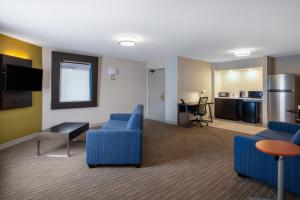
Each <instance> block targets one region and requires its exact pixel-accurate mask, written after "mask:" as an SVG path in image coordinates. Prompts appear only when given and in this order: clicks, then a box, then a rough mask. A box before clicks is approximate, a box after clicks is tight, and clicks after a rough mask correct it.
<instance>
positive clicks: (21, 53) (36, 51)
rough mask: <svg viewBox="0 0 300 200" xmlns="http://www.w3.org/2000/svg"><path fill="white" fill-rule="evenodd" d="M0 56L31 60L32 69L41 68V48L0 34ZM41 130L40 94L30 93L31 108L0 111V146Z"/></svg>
mask: <svg viewBox="0 0 300 200" xmlns="http://www.w3.org/2000/svg"><path fill="white" fill-rule="evenodd" d="M0 54H6V55H10V56H15V57H19V58H25V59H30V60H32V66H33V67H34V68H40V69H41V68H42V48H41V47H39V46H36V45H33V44H30V43H27V42H23V41H21V40H18V39H15V38H12V37H9V36H6V35H3V34H0ZM41 129H42V93H41V92H33V93H32V107H26V108H18V109H11V110H0V144H2V143H6V142H8V141H11V140H14V139H17V138H20V137H23V136H26V135H28V134H31V133H34V132H37V131H40V130H41Z"/></svg>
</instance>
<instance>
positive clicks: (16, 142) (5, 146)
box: [0, 132, 40, 150]
mask: <svg viewBox="0 0 300 200" xmlns="http://www.w3.org/2000/svg"><path fill="white" fill-rule="evenodd" d="M39 133H40V132H36V133H32V134H30V135H26V136H24V137H21V138H18V139H15V140H12V141H9V142H6V143H3V144H0V150H3V149H6V148H8V147H11V146H14V145H16V144H19V143H22V142H25V141H28V140H31V139H33V138H36V137H37V136H38V134H39Z"/></svg>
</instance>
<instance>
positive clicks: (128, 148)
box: [86, 105, 144, 167]
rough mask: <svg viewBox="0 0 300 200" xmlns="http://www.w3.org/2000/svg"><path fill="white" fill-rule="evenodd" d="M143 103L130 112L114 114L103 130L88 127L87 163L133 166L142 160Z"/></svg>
mask: <svg viewBox="0 0 300 200" xmlns="http://www.w3.org/2000/svg"><path fill="white" fill-rule="evenodd" d="M143 121H144V106H143V105H138V106H137V107H136V108H135V109H134V111H133V112H132V113H131V114H127V113H114V114H111V115H110V120H109V121H108V122H106V123H105V124H104V125H103V126H102V127H101V128H100V129H96V130H89V131H88V132H87V136H86V162H87V164H88V166H89V167H95V166H98V165H134V166H136V167H140V165H141V162H142V137H143V127H144V124H143V123H144V122H143Z"/></svg>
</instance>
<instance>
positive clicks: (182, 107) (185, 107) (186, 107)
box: [177, 102, 214, 126]
mask: <svg viewBox="0 0 300 200" xmlns="http://www.w3.org/2000/svg"><path fill="white" fill-rule="evenodd" d="M213 104H214V103H213V102H207V103H206V106H207V107H208V113H209V118H210V120H204V121H206V122H213V116H212V111H211V105H213ZM197 108H198V102H188V103H184V104H182V103H178V108H177V124H178V125H182V124H180V116H179V114H180V113H183V112H184V113H185V114H186V123H185V124H183V125H184V126H187V125H189V122H190V118H189V113H190V112H191V111H195V110H196V109H197Z"/></svg>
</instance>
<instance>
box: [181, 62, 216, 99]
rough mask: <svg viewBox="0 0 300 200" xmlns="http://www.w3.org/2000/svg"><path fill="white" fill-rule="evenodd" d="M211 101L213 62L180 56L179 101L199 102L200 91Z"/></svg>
mask: <svg viewBox="0 0 300 200" xmlns="http://www.w3.org/2000/svg"><path fill="white" fill-rule="evenodd" d="M202 90H205V91H206V93H205V94H204V96H207V97H208V98H209V100H208V101H211V97H212V64H211V63H209V62H206V61H201V60H195V59H190V58H184V57H178V102H179V100H180V99H184V100H185V101H186V102H198V100H199V97H200V93H201V91H202Z"/></svg>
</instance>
